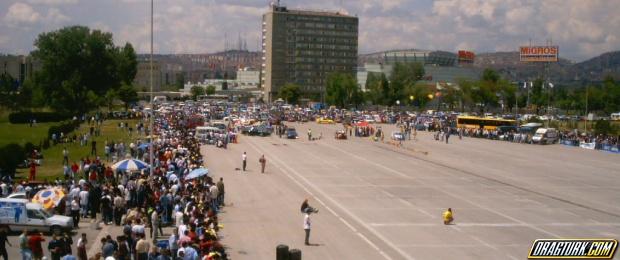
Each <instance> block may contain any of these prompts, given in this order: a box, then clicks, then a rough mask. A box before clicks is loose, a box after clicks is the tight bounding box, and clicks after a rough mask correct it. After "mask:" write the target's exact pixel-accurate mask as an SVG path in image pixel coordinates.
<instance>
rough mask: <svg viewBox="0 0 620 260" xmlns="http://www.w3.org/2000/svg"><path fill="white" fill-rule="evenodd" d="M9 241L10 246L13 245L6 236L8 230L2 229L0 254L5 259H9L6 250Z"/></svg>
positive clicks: (0, 232)
mask: <svg viewBox="0 0 620 260" xmlns="http://www.w3.org/2000/svg"><path fill="white" fill-rule="evenodd" d="M7 243H8V244H9V246H11V247H13V245H11V242H9V240H8V239H7V238H6V230H5V229H3V230H0V254H1V255H2V257H3V258H4V260H9V254H8V253H7V251H6V244H7Z"/></svg>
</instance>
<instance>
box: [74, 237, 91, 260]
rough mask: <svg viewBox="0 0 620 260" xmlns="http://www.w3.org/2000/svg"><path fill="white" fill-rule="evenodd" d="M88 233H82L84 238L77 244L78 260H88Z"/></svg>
mask: <svg viewBox="0 0 620 260" xmlns="http://www.w3.org/2000/svg"><path fill="white" fill-rule="evenodd" d="M86 242H88V240H86V233H82V237H81V238H80V239H79V240H78V242H77V251H78V253H77V255H78V260H87V259H88V256H87V255H86Z"/></svg>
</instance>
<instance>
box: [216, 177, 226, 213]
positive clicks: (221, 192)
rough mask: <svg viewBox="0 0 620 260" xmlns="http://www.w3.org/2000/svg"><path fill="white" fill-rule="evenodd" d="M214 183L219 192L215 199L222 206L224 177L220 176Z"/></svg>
mask: <svg viewBox="0 0 620 260" xmlns="http://www.w3.org/2000/svg"><path fill="white" fill-rule="evenodd" d="M215 185H216V186H217V190H218V192H219V193H218V195H217V201H218V203H220V206H224V205H225V203H224V178H222V177H220V181H218V182H217V183H216V184H215Z"/></svg>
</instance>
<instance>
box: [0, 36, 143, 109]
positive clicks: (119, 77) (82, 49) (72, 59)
mask: <svg viewBox="0 0 620 260" xmlns="http://www.w3.org/2000/svg"><path fill="white" fill-rule="evenodd" d="M34 46H35V50H34V51H33V52H32V53H31V55H32V57H33V59H34V60H35V62H36V63H37V65H38V66H40V69H39V70H37V71H36V72H35V75H34V77H33V79H32V80H26V81H25V82H22V83H21V86H20V87H19V89H17V88H15V87H14V86H15V82H16V80H15V79H13V78H11V77H10V76H9V75H6V74H5V75H2V78H0V92H2V94H3V95H2V96H3V98H2V99H0V102H2V103H1V104H0V105H1V106H6V107H12V108H14V109H17V110H27V109H30V108H35V107H49V108H52V109H54V110H55V111H58V112H69V113H83V112H88V111H90V110H94V109H97V108H98V107H99V106H111V104H112V102H113V100H115V99H120V100H121V101H123V102H124V103H125V106H126V107H127V105H128V104H129V103H131V102H135V101H137V100H138V95H137V92H136V90H135V89H134V87H133V86H132V82H133V79H134V77H135V75H136V72H137V64H138V62H137V58H136V53H135V51H134V49H133V46H132V45H131V44H129V43H126V44H125V45H124V46H122V47H120V46H115V45H114V41H113V38H112V34H111V33H107V32H102V31H99V30H90V29H89V28H88V27H84V26H72V27H65V28H62V29H60V30H57V31H52V32H46V33H42V34H40V35H39V36H38V37H37V39H36V40H35V42H34Z"/></svg>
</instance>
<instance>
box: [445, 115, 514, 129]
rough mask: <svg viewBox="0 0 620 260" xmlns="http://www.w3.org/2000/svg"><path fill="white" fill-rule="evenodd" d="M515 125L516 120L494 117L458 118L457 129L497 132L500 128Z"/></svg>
mask: <svg viewBox="0 0 620 260" xmlns="http://www.w3.org/2000/svg"><path fill="white" fill-rule="evenodd" d="M515 124H516V122H515V120H509V119H499V118H492V117H476V116H458V117H457V118H456V127H458V128H475V129H479V128H484V129H487V130H495V129H496V128H497V127H498V126H514V125H515Z"/></svg>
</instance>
